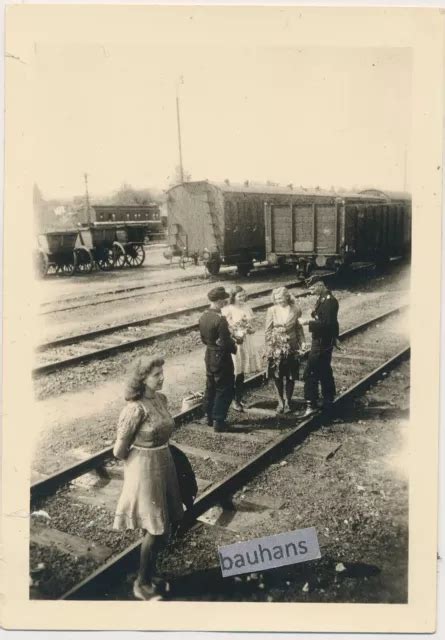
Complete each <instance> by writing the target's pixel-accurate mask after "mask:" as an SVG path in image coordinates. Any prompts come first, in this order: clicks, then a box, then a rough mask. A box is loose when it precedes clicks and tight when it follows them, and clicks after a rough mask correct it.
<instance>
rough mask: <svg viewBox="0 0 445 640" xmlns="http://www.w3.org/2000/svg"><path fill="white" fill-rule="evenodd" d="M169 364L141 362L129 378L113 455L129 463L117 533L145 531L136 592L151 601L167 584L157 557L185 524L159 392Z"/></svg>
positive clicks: (164, 400)
mask: <svg viewBox="0 0 445 640" xmlns="http://www.w3.org/2000/svg"><path fill="white" fill-rule="evenodd" d="M163 365H164V360H163V359H162V358H159V357H145V358H139V359H138V360H137V361H136V363H135V365H134V367H133V370H132V372H131V375H130V377H129V379H128V382H127V386H126V390H125V400H126V401H127V403H126V405H125V407H124V408H123V409H122V412H121V414H120V417H119V424H118V428H117V436H116V442H115V444H114V448H113V453H114V455H115V457H116V458H119V459H121V460H125V467H124V484H123V488H122V493H121V495H120V498H119V501H118V504H117V508H116V515H115V519H114V525H113V528H114V529H143V530H145V536H144V538H143V540H142V544H141V559H140V567H139V573H138V577H137V579H136V581H135V583H134V586H133V593H134V595H135V597H136V598H138V599H140V600H150V599H153V598H155V597H156V595H157V594H158V593H160V592H162V590H163V588H165V585H163V584H162V581H160V580H159V579H157V578H156V575H155V571H156V557H157V554H158V552H159V549H160V548H161V547H162V546H163V545H165V544H166V543H167V541H168V537H169V533H170V530H171V525H172V524H173V523H177V522H179V521H180V520H181V518H182V515H183V505H182V499H181V493H180V488H179V483H178V478H177V474H176V467H175V464H174V461H173V458H172V455H171V453H170V449H169V446H168V441H169V438H170V435H171V433H172V431H173V427H174V420H173V418H172V416H171V414H170V412H169V410H168V408H167V398H166V397H165V395H164V394H162V393H159V391H160V389H162V385H163V382H164V373H163Z"/></svg>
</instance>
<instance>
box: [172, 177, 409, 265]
mask: <svg viewBox="0 0 445 640" xmlns="http://www.w3.org/2000/svg"><path fill="white" fill-rule="evenodd" d="M167 206H168V242H169V246H170V251H171V252H173V253H175V254H182V255H185V256H189V257H193V258H195V259H196V260H197V259H198V258H201V259H202V260H203V261H204V262H205V263H206V265H207V268H208V270H209V271H210V273H212V274H217V273H218V271H219V269H220V266H221V264H229V265H236V266H237V267H238V271H239V272H240V273H241V274H246V273H248V271H249V270H250V269H251V268H252V263H253V260H258V261H262V260H267V261H268V262H269V263H271V264H279V265H285V264H293V265H295V266H296V268H297V269H298V271H299V272H300V273H301V274H302V275H308V274H309V273H310V272H311V271H312V270H313V269H314V268H316V267H328V268H340V267H342V266H344V265H348V264H351V263H352V262H357V261H359V262H363V261H375V262H385V261H387V260H388V259H389V258H390V257H392V256H403V255H406V254H408V253H409V251H410V246H411V200H410V197H409V196H408V195H406V194H396V193H383V192H382V191H378V190H375V189H371V190H367V191H363V192H361V193H357V194H351V193H347V194H337V193H333V192H328V191H322V190H320V189H316V190H312V191H311V190H304V189H301V190H295V189H293V188H292V187H291V186H289V187H271V186H263V185H249V184H248V183H245V184H244V185H232V184H230V183H229V182H228V181H226V182H225V183H223V184H219V183H212V182H208V181H203V182H188V183H182V184H180V185H177V186H175V187H173V188H172V189H170V190H169V192H168V195H167Z"/></svg>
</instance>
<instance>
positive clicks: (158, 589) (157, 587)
mask: <svg viewBox="0 0 445 640" xmlns="http://www.w3.org/2000/svg"><path fill="white" fill-rule="evenodd" d="M151 586H152V587H153V590H154V592H155V593H156V594H157V595H159V596H165V595H166V594H167V593H168V592H169V591H170V583H169V582H168V581H167V580H164V579H163V578H158V577H154V578H152V579H151Z"/></svg>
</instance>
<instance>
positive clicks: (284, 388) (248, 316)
mask: <svg viewBox="0 0 445 640" xmlns="http://www.w3.org/2000/svg"><path fill="white" fill-rule="evenodd" d="M314 292H315V293H316V294H317V295H318V300H317V303H316V305H315V308H314V310H313V312H312V318H311V319H308V320H303V319H302V312H301V309H300V308H299V306H298V305H297V303H296V301H295V298H294V297H293V296H292V295H291V294H290V292H289V291H288V290H287V289H286V288H285V287H280V288H278V289H275V290H274V291H273V295H272V302H273V305H272V306H271V307H270V308H269V309H268V311H267V315H266V328H265V343H266V357H267V371H268V374H269V376H270V377H272V378H273V380H274V382H275V387H276V390H277V394H278V407H277V413H289V412H290V411H291V400H292V394H293V392H294V385H295V381H296V380H298V379H299V375H300V362H301V356H302V354H303V352H304V351H305V349H306V343H305V337H304V329H303V327H304V326H306V325H307V326H308V329H309V332H310V333H311V334H312V344H311V348H310V352H309V356H308V361H307V364H306V368H305V371H304V376H303V378H304V393H305V399H306V401H307V409H306V414H305V415H308V414H309V413H311V412H313V411H314V410H315V409H316V408H317V407H318V405H317V401H318V386H319V383H321V391H322V396H323V402H324V405H325V406H326V405H329V404H330V403H332V401H333V399H334V396H335V383H334V378H333V375H332V369H331V357H332V349H333V347H334V346H335V344H336V341H337V338H338V322H337V313H338V302H337V300H336V299H335V298H334V296H333V295H332V293H331V292H330V291H328V289H327V288H326V287H325V285H324V284H323V283H322V282H318V283H316V284H315V286H314ZM208 298H209V301H210V306H209V309H208V310H207V311H205V312H204V313H203V315H202V317H201V319H200V322H199V328H200V333H201V338H202V341H203V343H204V344H205V345H206V352H205V366H206V394H205V411H206V422H207V424H208V425H209V426H212V427H214V429H215V430H216V431H224V430H225V429H226V428H227V424H226V418H227V413H228V410H229V407H230V405H231V403H233V407H234V409H236V410H238V411H244V406H243V402H242V390H243V385H244V380H245V376H246V375H248V374H250V373H254V372H256V371H260V370H262V369H264V364H265V363H264V360H263V356H262V353H261V351H262V350H261V349H260V348H259V346H258V345H257V344H256V343H255V340H254V338H253V334H254V333H255V328H254V325H253V320H254V315H253V311H252V309H251V308H250V307H249V305H248V304H247V294H246V292H245V291H244V289H243V288H242V287H240V286H237V287H235V288H234V289H233V290H232V291H231V292H230V293H227V292H226V291H225V289H224V288H223V287H216V288H214V289H212V290H211V291H210V292H209V293H208ZM227 302H229V304H227ZM163 366H164V360H163V359H162V358H160V357H143V358H139V359H138V360H137V361H136V363H135V365H134V366H133V369H132V372H131V375H130V377H129V379H128V382H127V385H126V389H125V400H126V405H125V406H124V408H123V410H122V412H121V414H120V417H119V422H118V428H117V436H116V441H115V444H114V448H113V453H114V456H115V457H116V458H119V459H122V460H125V467H124V483H123V488H122V492H121V495H120V498H119V501H118V504H117V508H116V514H115V519H114V525H113V527H114V528H115V529H142V530H144V532H145V535H144V538H143V539H142V543H141V555H140V566H139V572H138V575H137V578H136V580H135V582H134V585H133V593H134V596H135V597H136V598H138V599H140V600H152V599H156V598H160V597H161V595H162V594H163V593H165V591H166V590H167V588H168V587H167V585H166V583H165V581H163V580H160V579H159V578H158V577H157V573H156V558H157V555H158V553H159V550H160V549H161V548H162V547H163V546H164V545H165V544H166V542H167V540H168V538H169V535H170V533H171V531H172V529H173V528H174V527H175V526H177V524H178V523H179V522H180V521H181V519H182V516H183V513H184V506H183V505H184V504H186V503H187V499H186V498H185V497H184V479H183V477H181V483H180V482H179V480H178V475H179V476H181V474H180V473H178V467H177V460H176V459H175V458H174V455H173V454H174V449H173V448H172V447H171V446H169V438H170V436H171V434H172V431H173V428H174V420H173V417H172V415H171V413H170V412H169V409H168V406H167V398H166V397H165V395H164V394H162V393H161V389H162V386H163V382H164V373H163ZM187 462H188V461H187ZM193 480H194V477H193Z"/></svg>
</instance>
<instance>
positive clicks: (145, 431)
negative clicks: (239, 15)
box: [114, 390, 175, 458]
mask: <svg viewBox="0 0 445 640" xmlns="http://www.w3.org/2000/svg"><path fill="white" fill-rule="evenodd" d="M174 425H175V423H174V420H173V418H172V416H171V414H170V412H169V410H168V407H167V398H166V397H165V395H164V394H163V393H159V392H150V391H148V390H146V392H145V394H144V396H143V397H142V398H141V399H140V400H138V401H134V402H127V404H126V405H125V406H124V408H123V409H122V411H121V414H120V416H119V422H118V427H117V436H116V443H115V445H114V455H115V456H116V457H118V458H122V457H126V456H127V455H128V451H129V449H130V447H131V446H132V445H135V446H140V447H147V448H153V447H160V446H162V445H164V444H167V443H168V441H169V438H170V436H171V433H172V431H173V428H174Z"/></svg>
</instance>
